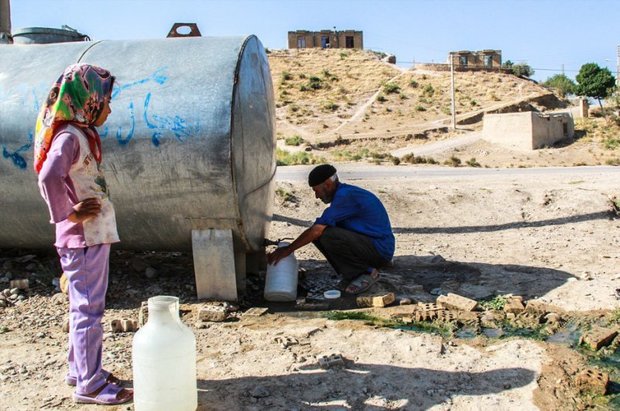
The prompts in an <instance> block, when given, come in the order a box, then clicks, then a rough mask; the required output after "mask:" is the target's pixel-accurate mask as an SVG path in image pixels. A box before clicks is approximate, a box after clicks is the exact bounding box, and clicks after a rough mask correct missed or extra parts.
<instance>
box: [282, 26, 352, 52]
mask: <svg viewBox="0 0 620 411" xmlns="http://www.w3.org/2000/svg"><path fill="white" fill-rule="evenodd" d="M317 47H319V48H324V49H325V48H332V49H333V48H336V49H363V48H364V34H363V32H361V31H356V30H335V29H334V30H321V31H308V30H296V31H289V32H288V48H289V49H305V48H317Z"/></svg>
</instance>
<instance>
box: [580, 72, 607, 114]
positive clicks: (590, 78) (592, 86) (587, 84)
mask: <svg viewBox="0 0 620 411" xmlns="http://www.w3.org/2000/svg"><path fill="white" fill-rule="evenodd" d="M575 78H576V79H577V88H576V89H575V92H576V93H577V94H578V95H580V96H585V97H592V98H595V99H597V100H598V104H599V106H600V107H601V110H603V104H602V103H601V100H602V99H605V98H606V97H607V96H609V95H611V94H612V93H613V91H614V86H615V83H616V79H615V78H614V76H612V74H611V71H609V69H608V68H606V67H604V68H601V67H599V65H598V64H596V63H587V64H584V65H583V66H581V68H580V69H579V74H577V76H576V77H575Z"/></svg>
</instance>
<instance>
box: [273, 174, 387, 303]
mask: <svg viewBox="0 0 620 411" xmlns="http://www.w3.org/2000/svg"><path fill="white" fill-rule="evenodd" d="M308 184H309V185H310V187H312V190H313V191H314V195H315V197H316V198H319V199H320V200H321V201H322V202H323V203H325V204H329V207H327V208H326V209H325V210H324V211H323V214H322V215H321V216H320V217H319V218H317V219H316V220H315V222H314V224H313V225H312V226H311V227H310V228H308V229H307V230H305V231H304V232H303V233H301V234H300V235H299V237H297V238H296V239H295V240H294V241H293V242H292V243H291V244H290V245H289V246H287V247H280V248H277V249H276V250H275V251H273V252H272V253H270V254H269V255H268V256H267V262H268V263H269V264H277V263H278V261H280V260H281V259H283V258H284V257H287V256H288V255H290V254H291V253H293V252H294V251H295V250H297V249H299V248H301V247H303V246H305V245H307V244H309V243H313V244H314V245H315V246H316V247H317V248H318V249H319V251H321V253H322V254H323V255H324V256H325V258H326V259H327V261H328V262H329V264H330V265H331V266H332V267H333V268H334V270H335V271H336V272H337V273H338V274H339V275H340V276H341V277H342V279H343V280H344V282H345V283H346V284H347V285H346V288H345V292H347V293H349V294H360V293H362V292H364V291H366V290H368V289H369V288H370V287H371V286H372V285H373V284H374V283H375V282H377V280H378V279H379V277H380V273H379V269H380V268H381V267H383V266H386V265H388V264H390V262H391V260H392V258H393V257H394V249H395V243H396V241H395V239H394V234H393V233H392V226H391V224H390V218H389V216H388V214H387V211H386V210H385V207H384V206H383V204H382V203H381V200H379V198H377V196H376V195H374V194H373V193H371V192H370V191H368V190H364V189H363V188H360V187H357V186H354V185H351V184H345V183H341V182H340V181H339V179H338V174H337V171H336V168H334V167H333V166H332V165H330V164H321V165H319V166H317V167H315V168H314V169H313V170H312V171H311V172H310V174H309V175H308Z"/></svg>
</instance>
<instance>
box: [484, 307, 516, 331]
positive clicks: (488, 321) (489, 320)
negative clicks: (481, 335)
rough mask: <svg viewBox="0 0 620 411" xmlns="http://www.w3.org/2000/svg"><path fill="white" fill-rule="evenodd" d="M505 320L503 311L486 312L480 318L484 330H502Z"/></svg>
mask: <svg viewBox="0 0 620 411" xmlns="http://www.w3.org/2000/svg"><path fill="white" fill-rule="evenodd" d="M513 315H514V314H513ZM505 318H506V314H504V313H503V312H502V311H486V312H485V313H484V314H482V316H480V325H481V326H482V327H484V328H500V324H501V322H502V321H504V319H505Z"/></svg>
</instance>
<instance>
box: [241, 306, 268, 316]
mask: <svg viewBox="0 0 620 411" xmlns="http://www.w3.org/2000/svg"><path fill="white" fill-rule="evenodd" d="M267 311H269V309H268V308H265V307H252V308H250V309H248V310H247V311H246V312H244V313H243V314H242V317H258V316H261V315H263V314H265V313H266V312H267Z"/></svg>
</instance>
